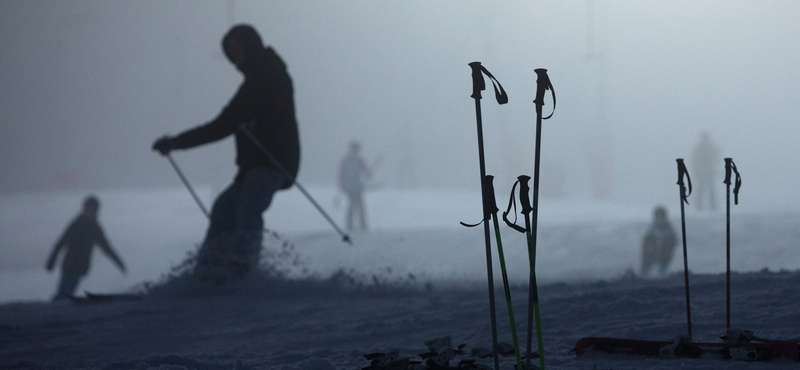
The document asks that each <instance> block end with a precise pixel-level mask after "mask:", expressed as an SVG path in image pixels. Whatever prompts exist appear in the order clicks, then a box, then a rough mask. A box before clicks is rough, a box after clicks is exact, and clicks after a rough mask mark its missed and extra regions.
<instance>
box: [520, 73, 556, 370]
mask: <svg viewBox="0 0 800 370" xmlns="http://www.w3.org/2000/svg"><path fill="white" fill-rule="evenodd" d="M534 72H536V98H535V99H534V100H533V103H534V104H535V105H536V155H535V156H534V166H533V208H532V209H531V227H530V230H531V235H530V236H529V238H528V239H529V241H530V243H531V248H530V249H529V251H528V253H530V254H531V261H533V262H531V274H532V275H531V276H533V277H535V272H534V271H535V270H536V266H535V262H536V233H537V229H538V224H539V162H540V159H541V148H542V120H546V119H550V117H552V116H553V113H552V112H551V113H550V115H549V116H547V117H542V107H543V106H544V96H545V93H546V92H547V90H550V93H551V94H552V95H553V112H555V110H556V91H555V90H554V89H553V84H552V83H551V82H550V77H548V76H547V70H546V69H544V68H537V69H535V70H534ZM531 287H532V288H531V292H532V294H531V297H529V301H530V302H529V305H530V306H534V308H535V311H536V312H535V314H536V338H537V339H538V340H539V364H540V369H541V370H544V344H543V343H542V325H541V319H540V318H539V305H538V300H539V297H538V294H539V293H538V290H537V289H536V281H535V279H534V281H532V282H531ZM527 368H528V369H530V356H528V361H527Z"/></svg>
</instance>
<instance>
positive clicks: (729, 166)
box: [723, 158, 742, 204]
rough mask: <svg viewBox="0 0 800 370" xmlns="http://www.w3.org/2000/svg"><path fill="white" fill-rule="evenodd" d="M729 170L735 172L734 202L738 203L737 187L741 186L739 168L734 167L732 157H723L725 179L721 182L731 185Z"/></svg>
mask: <svg viewBox="0 0 800 370" xmlns="http://www.w3.org/2000/svg"><path fill="white" fill-rule="evenodd" d="M731 172H733V173H735V174H736V181H735V182H734V187H733V199H734V204H739V188H741V187H742V177H741V176H740V175H739V170H738V169H736V163H733V158H725V181H723V183H725V184H728V185H731Z"/></svg>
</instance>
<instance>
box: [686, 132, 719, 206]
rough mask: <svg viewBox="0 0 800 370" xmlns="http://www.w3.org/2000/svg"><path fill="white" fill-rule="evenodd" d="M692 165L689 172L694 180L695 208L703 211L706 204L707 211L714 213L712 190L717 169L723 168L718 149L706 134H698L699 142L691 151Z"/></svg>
mask: <svg viewBox="0 0 800 370" xmlns="http://www.w3.org/2000/svg"><path fill="white" fill-rule="evenodd" d="M692 165H693V166H692V167H693V168H691V169H690V172H691V174H692V177H693V178H694V180H695V182H694V184H695V194H697V208H698V209H699V210H701V211H702V210H704V208H705V203H706V202H708V207H709V209H710V210H711V211H715V210H716V209H717V198H716V192H715V191H714V188H715V186H716V185H717V181H718V180H719V179H718V178H717V175H718V174H719V169H720V168H723V163H722V156H721V155H720V150H719V147H717V145H716V144H714V142H712V141H711V134H709V133H708V132H705V131H704V132H703V133H702V134H700V141H699V142H698V143H697V145H695V147H694V150H693V151H692ZM720 183H721V181H720Z"/></svg>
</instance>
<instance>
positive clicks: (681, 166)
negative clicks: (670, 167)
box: [675, 158, 692, 204]
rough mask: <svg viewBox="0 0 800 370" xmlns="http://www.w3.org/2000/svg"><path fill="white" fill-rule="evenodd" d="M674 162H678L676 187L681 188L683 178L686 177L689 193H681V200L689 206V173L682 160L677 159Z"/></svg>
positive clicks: (690, 182) (690, 183)
mask: <svg viewBox="0 0 800 370" xmlns="http://www.w3.org/2000/svg"><path fill="white" fill-rule="evenodd" d="M675 161H677V162H678V185H680V186H681V188H683V187H684V186H685V185H684V183H683V178H684V176H685V177H686V182H687V183H688V185H689V188H688V189H689V192H688V193H687V192H681V200H682V201H684V202H686V204H689V200H688V198H689V194H692V179H691V178H690V177H689V171H688V170H686V165H685V164H684V163H683V158H678V159H676V160H675Z"/></svg>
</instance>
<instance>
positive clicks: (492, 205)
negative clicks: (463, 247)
mask: <svg viewBox="0 0 800 370" xmlns="http://www.w3.org/2000/svg"><path fill="white" fill-rule="evenodd" d="M493 180H494V176H492V175H486V177H484V184H483V189H484V193H483V196H484V198H486V199H485V200H484V201H483V204H485V205H486V206H487V207H489V209H487V210H485V211H484V212H485V213H489V214H490V215H491V218H492V223H493V225H494V235H495V238H496V239H497V257H498V258H499V260H500V271H501V272H502V274H503V290H504V291H505V294H506V305H507V306H508V319H509V321H510V323H511V339H512V340H513V342H514V352H515V355H516V356H517V366H518V367H519V368H520V369H522V359H521V358H520V352H519V341H518V340H517V324H516V322H515V321H514V308H513V307H512V305H511V288H510V287H509V286H508V273H507V272H506V259H505V256H504V254H503V241H502V239H501V238H500V225H499V222H498V221H497V211H499V210H498V209H497V201H496V200H495V197H494V184H493Z"/></svg>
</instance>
